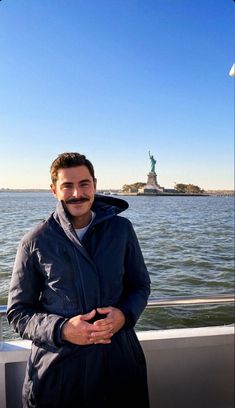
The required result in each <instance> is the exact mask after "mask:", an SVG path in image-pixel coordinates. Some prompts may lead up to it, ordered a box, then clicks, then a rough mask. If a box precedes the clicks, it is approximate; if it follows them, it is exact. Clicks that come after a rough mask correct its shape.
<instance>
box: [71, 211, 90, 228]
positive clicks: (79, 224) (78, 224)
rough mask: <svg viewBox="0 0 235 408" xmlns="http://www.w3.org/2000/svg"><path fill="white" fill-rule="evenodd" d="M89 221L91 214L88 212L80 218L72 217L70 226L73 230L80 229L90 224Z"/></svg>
mask: <svg viewBox="0 0 235 408" xmlns="http://www.w3.org/2000/svg"><path fill="white" fill-rule="evenodd" d="M91 220H92V212H91V211H90V212H89V213H88V214H86V215H83V216H81V217H72V224H73V226H74V228H75V229H80V228H84V227H86V226H87V225H88V224H90V222H91Z"/></svg>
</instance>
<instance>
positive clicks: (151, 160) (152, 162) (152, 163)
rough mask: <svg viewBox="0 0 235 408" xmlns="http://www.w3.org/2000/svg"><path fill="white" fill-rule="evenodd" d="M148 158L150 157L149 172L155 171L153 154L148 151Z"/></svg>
mask: <svg viewBox="0 0 235 408" xmlns="http://www.w3.org/2000/svg"><path fill="white" fill-rule="evenodd" d="M149 158H150V162H151V170H150V171H151V173H155V165H156V163H157V161H156V160H155V159H154V157H153V155H151V154H150V151H149Z"/></svg>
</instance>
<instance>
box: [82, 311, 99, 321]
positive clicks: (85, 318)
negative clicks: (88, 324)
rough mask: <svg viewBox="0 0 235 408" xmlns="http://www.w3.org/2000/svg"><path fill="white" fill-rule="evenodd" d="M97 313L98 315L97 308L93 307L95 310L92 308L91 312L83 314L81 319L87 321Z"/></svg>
mask: <svg viewBox="0 0 235 408" xmlns="http://www.w3.org/2000/svg"><path fill="white" fill-rule="evenodd" d="M95 315H96V310H95V309H93V310H91V312H89V313H85V314H83V315H81V316H80V319H81V320H85V321H87V320H90V319H92V318H93V317H94V316H95Z"/></svg>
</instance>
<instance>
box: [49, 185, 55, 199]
mask: <svg viewBox="0 0 235 408" xmlns="http://www.w3.org/2000/svg"><path fill="white" fill-rule="evenodd" d="M50 187H51V192H52V194H53V196H54V197H57V194H56V188H55V186H54V184H51V185H50Z"/></svg>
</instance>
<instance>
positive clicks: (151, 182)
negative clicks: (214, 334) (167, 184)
mask: <svg viewBox="0 0 235 408" xmlns="http://www.w3.org/2000/svg"><path fill="white" fill-rule="evenodd" d="M163 191H164V188H163V187H161V186H159V184H158V182H157V174H156V173H155V172H153V171H151V172H150V173H149V174H148V181H147V184H145V186H143V187H142V188H141V189H139V192H140V193H142V194H143V193H144V194H158V193H162V192H163Z"/></svg>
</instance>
